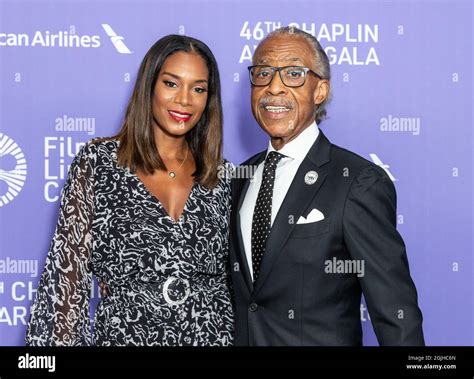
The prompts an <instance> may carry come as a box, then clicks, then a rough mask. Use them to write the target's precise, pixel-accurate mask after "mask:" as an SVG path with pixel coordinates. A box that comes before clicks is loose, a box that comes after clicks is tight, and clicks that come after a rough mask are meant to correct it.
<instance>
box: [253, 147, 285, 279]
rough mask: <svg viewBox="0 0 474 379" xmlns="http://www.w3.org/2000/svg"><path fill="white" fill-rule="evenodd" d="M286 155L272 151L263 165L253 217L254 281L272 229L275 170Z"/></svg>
mask: <svg viewBox="0 0 474 379" xmlns="http://www.w3.org/2000/svg"><path fill="white" fill-rule="evenodd" d="M283 157H284V155H282V154H280V153H277V152H276V151H271V152H269V153H268V155H267V157H266V158H265V164H264V166H263V177H262V184H260V189H259V190H258V196H257V202H256V203H255V209H254V211H253V218H252V266H253V281H254V282H255V281H256V280H257V277H258V274H259V273H260V263H261V261H262V258H263V254H264V253H265V243H266V242H267V238H268V235H269V234H270V229H271V221H272V220H271V217H272V199H273V185H274V184H275V171H276V167H277V164H278V162H280V160H281V159H282V158H283Z"/></svg>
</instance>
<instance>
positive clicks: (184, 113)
mask: <svg viewBox="0 0 474 379" xmlns="http://www.w3.org/2000/svg"><path fill="white" fill-rule="evenodd" d="M208 80H209V71H208V69H207V65H206V62H205V61H204V59H203V58H202V57H201V56H200V55H198V54H196V53H186V52H183V51H179V52H177V53H174V54H173V55H170V56H169V57H168V58H167V59H166V60H165V62H164V64H163V66H162V67H161V70H160V73H159V75H158V79H157V81H156V84H155V88H154V93H153V105H152V106H153V118H154V121H155V123H156V126H158V127H159V128H160V129H161V130H162V131H163V132H165V133H166V134H169V135H172V136H182V135H184V134H186V133H187V132H188V131H190V130H191V129H192V128H193V127H194V126H195V125H196V124H197V123H198V121H199V119H200V118H201V115H202V113H203V112H204V109H205V108H206V102H207V94H208V92H207V91H208V85H209V83H208Z"/></svg>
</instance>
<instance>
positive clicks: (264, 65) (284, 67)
mask: <svg viewBox="0 0 474 379" xmlns="http://www.w3.org/2000/svg"><path fill="white" fill-rule="evenodd" d="M255 67H268V68H269V69H271V70H272V78H271V79H270V81H269V82H268V84H255V83H254V82H253V80H252V69H253V68H255ZM291 67H294V68H300V69H303V71H304V74H305V76H304V81H303V83H302V84H300V85H299V86H289V85H287V84H286V83H285V80H284V79H283V77H282V76H281V70H284V69H286V68H291ZM247 69H248V70H249V79H250V83H251V84H252V85H253V86H255V87H266V86H269V85H270V84H271V83H272V81H273V78H274V77H275V71H278V74H279V75H280V80H281V82H282V83H283V84H284V85H285V86H286V87H290V88H298V87H302V86H304V85H305V83H306V78H307V76H308V72H311V73H312V74H313V75H315V76H317V77H318V78H319V79H322V78H323V77H322V76H321V75H319V74H317V73H316V72H314V71H313V70H311V69H310V68H309V67H304V66H283V67H274V66H268V65H266V64H256V65H254V66H248V67H247Z"/></svg>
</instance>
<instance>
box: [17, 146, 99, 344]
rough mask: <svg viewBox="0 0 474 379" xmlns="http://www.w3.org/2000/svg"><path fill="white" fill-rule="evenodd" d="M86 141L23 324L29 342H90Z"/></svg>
mask: <svg viewBox="0 0 474 379" xmlns="http://www.w3.org/2000/svg"><path fill="white" fill-rule="evenodd" d="M92 146H93V145H91V144H90V143H89V144H87V145H85V146H83V147H82V149H81V150H80V152H79V153H78V154H77V156H76V157H75V159H74V160H73V162H72V164H71V167H70V169H69V173H68V178H67V180H66V183H65V185H64V188H63V191H62V194H61V205H60V210H59V217H58V222H57V225H56V230H55V233H54V236H53V240H52V242H51V245H50V249H49V251H48V255H47V258H46V263H45V267H44V271H43V273H42V276H41V279H40V282H39V285H38V288H37V291H36V299H35V302H34V304H33V307H32V310H31V315H30V321H29V324H28V327H27V333H26V344H27V345H30V346H52V345H53V346H54V345H90V344H91V343H92V334H91V330H90V319H89V317H90V316H89V302H90V293H91V281H92V274H91V267H90V260H91V246H92V235H91V225H92V219H93V204H94V173H93V167H94V160H95V159H96V155H95V154H94V153H93V151H92Z"/></svg>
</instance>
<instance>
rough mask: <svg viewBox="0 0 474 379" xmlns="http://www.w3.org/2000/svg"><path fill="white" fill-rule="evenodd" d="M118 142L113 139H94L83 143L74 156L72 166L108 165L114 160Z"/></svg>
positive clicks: (93, 166)
mask: <svg viewBox="0 0 474 379" xmlns="http://www.w3.org/2000/svg"><path fill="white" fill-rule="evenodd" d="M118 144H119V141H118V140H117V139H115V138H113V137H96V138H93V139H91V140H89V141H87V142H85V143H84V144H83V145H82V146H81V148H80V149H79V151H78V152H77V154H76V157H75V159H74V162H73V164H72V165H73V166H74V165H79V166H81V167H82V166H84V165H87V166H90V167H92V168H95V167H97V166H99V165H104V164H110V163H111V162H113V161H115V160H116V156H117V148H118Z"/></svg>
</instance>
